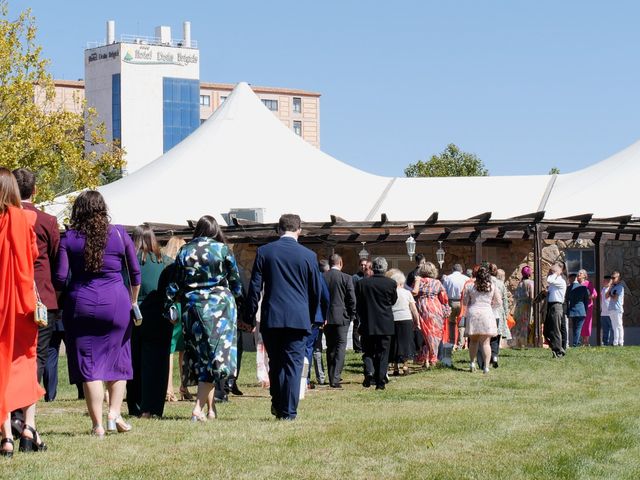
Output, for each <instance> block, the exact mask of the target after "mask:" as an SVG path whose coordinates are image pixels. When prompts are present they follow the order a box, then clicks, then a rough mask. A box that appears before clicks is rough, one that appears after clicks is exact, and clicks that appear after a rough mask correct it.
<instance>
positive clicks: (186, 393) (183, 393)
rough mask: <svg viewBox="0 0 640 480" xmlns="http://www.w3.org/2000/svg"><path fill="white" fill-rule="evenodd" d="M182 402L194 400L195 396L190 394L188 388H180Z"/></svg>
mask: <svg viewBox="0 0 640 480" xmlns="http://www.w3.org/2000/svg"><path fill="white" fill-rule="evenodd" d="M180 400H186V401H191V400H193V395H191V394H190V393H189V389H188V388H187V387H180Z"/></svg>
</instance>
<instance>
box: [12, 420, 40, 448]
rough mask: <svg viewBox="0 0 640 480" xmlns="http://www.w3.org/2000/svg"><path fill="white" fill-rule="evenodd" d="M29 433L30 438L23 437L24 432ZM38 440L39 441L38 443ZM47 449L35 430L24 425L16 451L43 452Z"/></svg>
mask: <svg viewBox="0 0 640 480" xmlns="http://www.w3.org/2000/svg"><path fill="white" fill-rule="evenodd" d="M25 430H26V431H28V432H31V435H32V437H31V438H29V437H25V436H24V432H25ZM38 440H39V441H38ZM46 449H47V445H46V444H45V443H44V442H43V441H42V439H41V438H40V435H38V432H37V431H36V429H35V428H33V427H32V426H31V425H27V424H26V423H25V424H24V429H23V430H22V436H21V437H20V446H19V447H18V451H20V452H44V451H45V450H46Z"/></svg>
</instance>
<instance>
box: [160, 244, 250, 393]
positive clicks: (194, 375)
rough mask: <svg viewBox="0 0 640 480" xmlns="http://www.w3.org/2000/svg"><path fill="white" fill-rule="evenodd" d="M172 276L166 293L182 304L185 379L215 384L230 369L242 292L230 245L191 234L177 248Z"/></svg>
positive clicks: (233, 363) (234, 352)
mask: <svg viewBox="0 0 640 480" xmlns="http://www.w3.org/2000/svg"><path fill="white" fill-rule="evenodd" d="M173 278H174V281H173V282H172V283H171V284H170V285H169V287H168V288H167V296H168V297H169V298H170V299H173V300H174V301H178V302H179V303H180V305H181V310H182V333H183V335H184V342H185V358H184V362H185V366H186V368H185V369H184V370H185V374H186V376H187V379H186V380H187V384H188V385H194V384H197V383H198V382H208V383H215V382H217V381H218V380H220V379H221V378H225V377H227V376H228V375H230V374H233V372H234V371H235V368H236V357H237V350H236V343H237V330H236V324H237V318H236V317H237V313H236V312H237V305H238V303H239V302H241V301H242V299H243V292H242V282H241V281H240V274H239V273H238V267H237V265H236V261H235V258H234V256H233V254H232V253H231V249H230V248H229V247H228V246H227V245H225V244H224V243H220V242H216V241H215V240H213V239H211V238H205V237H199V238H194V239H193V240H191V241H190V242H189V243H187V244H186V245H184V246H183V247H182V248H181V249H180V251H179V252H178V255H177V257H176V261H175V273H174V277H173Z"/></svg>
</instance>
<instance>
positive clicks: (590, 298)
mask: <svg viewBox="0 0 640 480" xmlns="http://www.w3.org/2000/svg"><path fill="white" fill-rule="evenodd" d="M565 273H566V272H565V265H564V264H563V263H561V262H558V263H555V264H554V265H552V266H551V269H550V271H549V275H548V276H547V285H548V287H547V290H546V301H547V313H546V316H545V321H544V324H543V326H542V332H541V334H542V336H543V337H544V339H545V341H546V342H547V344H548V345H549V348H550V349H551V351H552V353H553V356H554V357H555V358H562V357H564V356H565V355H566V352H567V349H568V348H569V347H578V346H580V345H584V346H588V345H589V339H590V337H591V327H592V320H593V307H594V302H595V301H596V299H597V298H598V296H600V322H601V328H602V344H603V345H613V346H623V345H624V327H623V325H622V316H623V314H624V292H625V288H624V283H623V282H622V279H621V277H620V272H618V271H613V272H612V273H611V275H606V276H604V279H603V282H602V285H603V286H602V289H601V291H600V292H597V291H596V289H595V287H594V286H593V284H592V283H591V282H590V281H589V277H588V273H587V271H586V270H582V269H581V270H579V271H578V273H577V274H572V275H568V276H567V275H565ZM519 288H520V286H519ZM529 298H530V299H532V296H530V297H529ZM531 302H532V300H528V303H529V304H531ZM569 334H571V337H569Z"/></svg>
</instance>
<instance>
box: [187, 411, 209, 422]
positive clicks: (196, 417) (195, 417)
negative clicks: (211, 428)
mask: <svg viewBox="0 0 640 480" xmlns="http://www.w3.org/2000/svg"><path fill="white" fill-rule="evenodd" d="M191 421H192V422H194V423H196V422H206V421H207V417H206V416H205V414H204V413H202V412H200V413H197V414H196V413H191Z"/></svg>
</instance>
